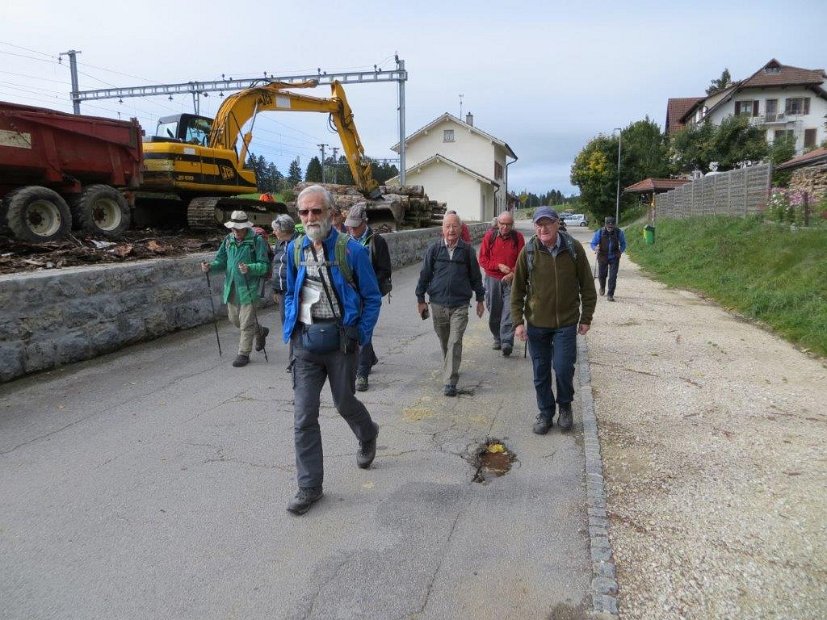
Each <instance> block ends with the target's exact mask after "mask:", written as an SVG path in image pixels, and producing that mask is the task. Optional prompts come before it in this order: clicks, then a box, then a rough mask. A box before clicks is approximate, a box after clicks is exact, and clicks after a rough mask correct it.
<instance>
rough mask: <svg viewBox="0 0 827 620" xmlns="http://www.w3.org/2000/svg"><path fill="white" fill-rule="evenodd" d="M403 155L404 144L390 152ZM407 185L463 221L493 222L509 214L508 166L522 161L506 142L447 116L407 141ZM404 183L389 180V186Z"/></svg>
mask: <svg viewBox="0 0 827 620" xmlns="http://www.w3.org/2000/svg"><path fill="white" fill-rule="evenodd" d="M391 150H394V151H396V152H397V153H398V152H399V144H398V143H397V144H395V145H394V146H392V147H391ZM405 157H406V159H407V163H406V169H405V182H406V183H408V184H411V185H422V186H424V187H425V191H426V192H427V193H428V196H429V197H430V198H431V199H432V200H437V201H439V202H445V203H447V205H448V209H451V210H453V211H456V212H457V214H458V215H459V216H460V217H461V218H462V219H463V220H469V221H477V222H488V221H490V220H491V219H492V218H493V217H494V216H495V215H498V214H500V213H502V212H503V211H505V210H506V208H507V207H508V204H507V194H508V166H507V164H510V163H513V162H514V161H516V160H517V156H516V155H515V154H514V151H512V150H511V147H510V146H508V144H507V143H506V142H504V141H503V140H500V139H499V138H496V137H494V136H492V135H491V134H489V133H486V132H484V131H482V130H481V129H480V128H479V127H476V126H474V117H473V116H472V115H471V114H470V113H469V114H467V115H466V117H465V121H462V120H461V119H459V118H458V117H456V116H454V115H453V114H449V113H448V112H445V113H444V114H442V115H441V116H438V117H437V118H435V119H434V120H433V121H431V122H430V123H428V124H427V125H425V126H424V127H422V128H420V129H417V130H416V131H415V132H413V133H412V134H410V135H409V136H407V137H406V138H405ZM509 159H510V160H512V161H508V160H509ZM398 183H399V177H394V178H392V179H388V181H387V184H388V185H394V184H398Z"/></svg>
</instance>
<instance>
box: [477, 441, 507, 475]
mask: <svg viewBox="0 0 827 620" xmlns="http://www.w3.org/2000/svg"><path fill="white" fill-rule="evenodd" d="M516 460H517V456H516V455H515V454H514V453H513V452H511V450H509V449H508V448H507V447H506V445H505V444H504V443H503V442H502V441H500V440H499V439H486V440H485V442H484V443H483V444H482V445H481V446H479V447H478V448H477V451H476V456H475V458H474V462H473V465H474V467H476V471H475V472H474V477H473V478H472V480H473V482H487V481H488V480H491V479H492V478H499V477H500V476H504V475H505V474H507V473H508V472H509V471H510V470H511V465H512V464H513V463H514V461H516Z"/></svg>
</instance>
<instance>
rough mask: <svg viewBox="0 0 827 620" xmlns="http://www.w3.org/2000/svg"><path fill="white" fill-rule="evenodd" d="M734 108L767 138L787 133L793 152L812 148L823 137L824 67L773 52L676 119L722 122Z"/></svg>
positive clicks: (826, 112) (826, 83) (826, 85)
mask: <svg viewBox="0 0 827 620" xmlns="http://www.w3.org/2000/svg"><path fill="white" fill-rule="evenodd" d="M733 114H743V115H744V116H748V117H749V119H750V122H751V123H753V124H755V125H758V126H761V127H764V128H766V131H767V142H770V143H772V142H773V141H774V140H775V139H776V138H779V137H781V136H784V135H791V136H793V137H794V138H795V149H796V153H802V152H803V151H804V150H807V149H812V148H816V147H817V146H819V145H820V144H821V143H822V142H824V141H825V140H827V131H825V128H824V120H825V115H827V74H826V73H825V72H824V69H801V68H799V67H790V66H788V65H782V64H781V63H780V62H778V61H777V60H775V59H774V58H773V59H772V60H770V61H769V62H768V63H767V64H766V65H764V66H763V67H761V68H760V69H759V70H758V71H756V72H755V73H754V74H752V75H751V76H750V77H748V78H747V79H745V80H742V81H740V82H736V83H734V84H731V85H730V86H728V87H727V88H725V89H724V90H722V91H720V92H718V93H715V94H714V95H710V96H708V97H704V98H699V99H698V101H697V102H696V103H695V104H694V105H692V106H691V107H690V108H689V109H688V110H687V111H686V112H685V113H684V114H683V116H682V117H681V118H680V119H679V122H682V123H685V124H687V125H691V124H697V123H700V122H703V121H708V122H711V123H713V124H715V125H720V123H721V121H723V120H724V119H725V118H727V117H728V116H731V115H733Z"/></svg>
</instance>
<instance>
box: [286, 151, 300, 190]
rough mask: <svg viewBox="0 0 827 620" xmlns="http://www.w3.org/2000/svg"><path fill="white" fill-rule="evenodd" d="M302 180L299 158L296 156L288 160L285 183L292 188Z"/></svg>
mask: <svg viewBox="0 0 827 620" xmlns="http://www.w3.org/2000/svg"><path fill="white" fill-rule="evenodd" d="M301 181H302V168H301V165H300V164H299V158H298V157H296V159H294V160H293V161H291V162H290V168H288V170H287V185H288V186H289V187H290V188H291V189H292V188H293V187H295V186H296V185H297V184H299V183H301Z"/></svg>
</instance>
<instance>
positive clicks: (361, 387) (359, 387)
mask: <svg viewBox="0 0 827 620" xmlns="http://www.w3.org/2000/svg"><path fill="white" fill-rule="evenodd" d="M356 391H357V392H367V391H368V378H367V377H363V376H362V375H358V376H357V377H356Z"/></svg>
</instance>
